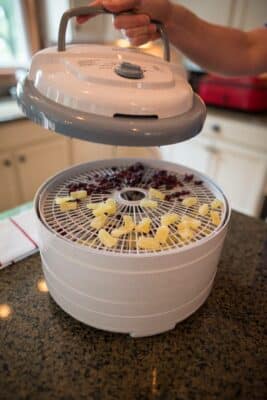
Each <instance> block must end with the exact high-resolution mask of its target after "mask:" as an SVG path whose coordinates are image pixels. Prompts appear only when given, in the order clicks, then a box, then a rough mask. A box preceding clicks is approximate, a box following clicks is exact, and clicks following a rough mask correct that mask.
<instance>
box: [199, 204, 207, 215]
mask: <svg viewBox="0 0 267 400" xmlns="http://www.w3.org/2000/svg"><path fill="white" fill-rule="evenodd" d="M198 213H199V215H201V216H202V217H205V216H206V215H208V213H209V205H208V204H206V203H204V204H202V205H201V206H200V207H199V209H198Z"/></svg>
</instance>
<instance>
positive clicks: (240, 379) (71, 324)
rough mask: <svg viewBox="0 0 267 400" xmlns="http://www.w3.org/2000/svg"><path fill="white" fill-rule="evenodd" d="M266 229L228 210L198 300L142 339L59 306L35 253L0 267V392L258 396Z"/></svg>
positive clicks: (6, 398) (75, 398)
mask: <svg viewBox="0 0 267 400" xmlns="http://www.w3.org/2000/svg"><path fill="white" fill-rule="evenodd" d="M266 239H267V225H266V224H265V223H263V222H262V221H259V220H256V219H253V218H250V217H246V216H244V215H241V214H237V213H233V216H232V221H231V228H230V231H229V234H228V236H227V239H226V243H225V247H224V250H223V254H222V258H221V261H220V264H219V268H218V273H217V276H216V280H215V285H214V287H213V290H212V292H211V294H210V296H209V298H208V300H207V301H206V303H205V304H204V305H203V306H202V307H201V308H200V309H199V310H198V311H197V312H196V313H195V314H194V315H192V316H191V317H190V318H188V319H187V320H185V321H183V322H181V323H179V324H178V325H177V326H176V328H175V329H174V330H173V331H170V332H168V333H165V334H161V335H158V336H154V337H148V338H141V339H133V338H131V337H130V336H128V335H122V334H115V333H109V332H104V331H100V330H97V329H94V328H91V327H89V326H85V325H83V324H82V323H79V322H78V321H76V320H74V319H73V318H71V317H70V316H68V315H67V314H66V313H65V312H63V311H62V310H61V309H60V308H59V307H58V306H57V305H56V304H55V303H54V301H53V300H52V299H51V297H50V296H49V293H48V292H47V291H46V286H45V282H44V280H43V274H42V270H41V263H40V257H39V255H35V256H32V257H30V258H28V259H26V260H24V261H23V262H20V263H18V264H15V265H13V266H12V267H8V268H6V269H4V270H2V271H1V272H0V304H2V308H1V309H2V318H0V399H1V400H12V399H15V400H20V399H38V400H47V399H49V400H53V399H57V400H59V399H64V400H79V399H86V400H88V399H95V400H105V399H116V400H119V399H123V400H128V399H129V400H130V399H135V400H146V399H164V400H172V399H177V400H183V399H190V400H194V399H196V400H202V399H205V400H212V399H216V400H218V399H225V400H226V399H227V400H231V399H244V400H245V399H246V400H248V399H249V400H255V399H259V400H263V399H266V398H267V384H266V380H265V378H266V367H265V366H264V360H265V359H266V339H264V337H265V336H264V330H265V328H266V324H265V319H266V293H267V291H266V282H267V278H266V266H267V243H266ZM3 305H6V306H5V307H3ZM8 307H9V308H8ZM5 310H6V311H8V310H9V311H10V315H9V316H6V318H3V317H4V314H5ZM6 314H8V312H6Z"/></svg>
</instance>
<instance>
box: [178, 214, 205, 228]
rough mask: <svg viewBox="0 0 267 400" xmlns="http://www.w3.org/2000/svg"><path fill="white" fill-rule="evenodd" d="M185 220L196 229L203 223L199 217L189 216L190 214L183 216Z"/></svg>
mask: <svg viewBox="0 0 267 400" xmlns="http://www.w3.org/2000/svg"><path fill="white" fill-rule="evenodd" d="M183 222H185V223H186V224H187V225H188V227H189V228H191V229H194V230H197V229H198V228H199V227H200V225H201V221H200V220H199V219H196V218H192V217H189V215H183V216H182V223H183Z"/></svg>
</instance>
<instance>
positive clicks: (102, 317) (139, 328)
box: [42, 261, 215, 338]
mask: <svg viewBox="0 0 267 400" xmlns="http://www.w3.org/2000/svg"><path fill="white" fill-rule="evenodd" d="M42 267H43V272H44V275H45V279H46V282H47V286H48V289H49V292H50V295H51V297H52V298H53V300H54V301H55V302H56V303H57V304H58V306H59V307H60V308H62V310H64V311H65V312H66V313H67V314H69V315H70V316H72V317H73V318H75V319H77V320H78V321H80V322H83V323H85V324H86V325H89V326H91V327H93V328H97V329H101V330H105V331H110V332H117V333H127V334H129V335H130V336H131V337H134V338H137V337H145V336H153V335H158V334H160V333H164V332H167V331H170V330H172V329H174V328H175V326H176V324H177V323H179V322H181V321H183V320H184V319H186V318H188V317H189V316H190V315H192V314H193V313H194V312H195V311H197V310H198V309H199V308H200V307H201V306H202V305H203V303H204V302H205V301H206V299H207V297H208V296H209V294H210V292H211V289H212V286H213V282H214V278H215V274H214V276H213V278H212V279H211V280H210V282H209V283H208V285H207V286H206V287H205V288H204V289H203V290H202V291H201V292H200V293H199V294H198V295H197V296H196V297H195V298H194V299H193V300H191V301H190V302H188V303H186V304H183V305H182V306H179V307H178V308H176V309H174V310H170V311H167V312H164V313H159V314H152V315H145V316H134V317H132V316H120V315H112V314H104V313H99V312H95V311H92V310H91V309H90V308H87V307H84V306H81V305H80V304H77V303H75V302H74V301H71V300H72V295H71V292H69V293H67V296H68V298H66V297H65V296H64V295H63V294H62V290H61V287H60V285H59V284H58V283H57V281H55V280H54V279H53V278H52V279H51V275H50V272H49V268H47V266H46V265H45V263H44V261H43V262H42ZM51 281H52V282H53V283H52V282H51Z"/></svg>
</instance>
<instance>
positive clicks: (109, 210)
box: [93, 199, 117, 217]
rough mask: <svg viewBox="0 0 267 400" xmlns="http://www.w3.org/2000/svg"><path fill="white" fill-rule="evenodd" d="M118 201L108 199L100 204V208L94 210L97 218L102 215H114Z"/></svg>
mask: <svg viewBox="0 0 267 400" xmlns="http://www.w3.org/2000/svg"><path fill="white" fill-rule="evenodd" d="M116 209H117V207H116V201H115V200H113V199H107V200H106V201H105V202H104V203H99V206H98V207H97V208H95V209H94V210H93V214H94V216H95V217H98V216H99V215H102V214H109V215H113V214H115V213H116Z"/></svg>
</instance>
